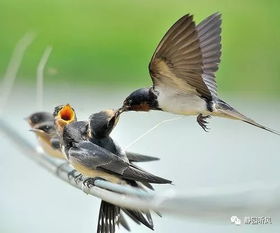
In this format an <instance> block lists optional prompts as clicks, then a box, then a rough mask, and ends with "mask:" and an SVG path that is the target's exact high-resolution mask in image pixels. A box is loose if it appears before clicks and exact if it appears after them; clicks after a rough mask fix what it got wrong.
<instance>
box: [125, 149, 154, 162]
mask: <svg viewBox="0 0 280 233" xmlns="http://www.w3.org/2000/svg"><path fill="white" fill-rule="evenodd" d="M125 154H126V156H127V158H128V160H129V162H150V161H156V160H159V158H158V157H153V156H149V155H142V154H139V153H134V152H130V151H126V152H125Z"/></svg>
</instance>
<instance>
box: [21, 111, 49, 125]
mask: <svg viewBox="0 0 280 233" xmlns="http://www.w3.org/2000/svg"><path fill="white" fill-rule="evenodd" d="M26 120H27V121H28V123H29V125H30V126H31V127H32V128H33V127H35V126H36V125H39V124H42V123H45V122H53V121H54V117H53V115H52V114H51V113H49V112H35V113H33V114H31V115H30V116H29V117H27V118H26Z"/></svg>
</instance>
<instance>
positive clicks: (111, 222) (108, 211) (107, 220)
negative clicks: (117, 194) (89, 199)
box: [97, 201, 120, 233]
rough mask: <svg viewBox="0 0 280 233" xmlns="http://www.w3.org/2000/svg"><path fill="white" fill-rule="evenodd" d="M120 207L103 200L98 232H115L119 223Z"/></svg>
mask: <svg viewBox="0 0 280 233" xmlns="http://www.w3.org/2000/svg"><path fill="white" fill-rule="evenodd" d="M119 217H120V207H118V206H115V205H113V204H110V203H108V202H106V201H101V205H100V209H99V216H98V225H97V233H115V230H116V225H118V224H119Z"/></svg>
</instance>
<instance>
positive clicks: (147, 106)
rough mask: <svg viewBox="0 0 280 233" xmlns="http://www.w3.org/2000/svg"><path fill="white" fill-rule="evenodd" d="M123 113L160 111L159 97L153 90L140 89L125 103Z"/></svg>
mask: <svg viewBox="0 0 280 233" xmlns="http://www.w3.org/2000/svg"><path fill="white" fill-rule="evenodd" d="M122 110H123V111H149V110H158V102H157V95H156V93H155V91H154V90H153V89H152V88H140V89H138V90H136V91H134V92H132V93H131V94H130V95H129V96H128V97H127V98H126V99H125V101H124V102H123V107H122Z"/></svg>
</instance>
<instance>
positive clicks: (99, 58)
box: [0, 0, 280, 95]
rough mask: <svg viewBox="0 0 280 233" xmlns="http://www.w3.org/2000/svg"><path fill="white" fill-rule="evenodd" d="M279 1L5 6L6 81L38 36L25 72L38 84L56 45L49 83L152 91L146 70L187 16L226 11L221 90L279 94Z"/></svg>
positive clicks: (1, 9) (0, 55) (1, 54)
mask: <svg viewBox="0 0 280 233" xmlns="http://www.w3.org/2000/svg"><path fill="white" fill-rule="evenodd" d="M279 10H280V2H279V1H276V0H274V1H273V0H271V1H265V0H262V1H261V0H247V1H244V0H236V1H221V0H220V1H219V0H209V1H202V0H196V1H186V0H173V1H162V0H161V1H159V0H157V1H151V0H142V1H136V0H120V1H113V0H107V1H85V0H80V1H73V0H48V1H37V0H25V1H20V0H9V1H7V0H6V1H3V0H1V1H0V19H1V20H0V28H1V39H0V41H1V43H0V75H1V76H3V74H4V72H5V69H6V67H7V64H8V61H9V58H10V56H11V53H12V50H13V48H14V46H15V44H16V43H17V41H18V40H19V39H20V38H21V37H22V36H23V35H24V34H25V33H26V32H28V31H33V32H35V33H36V34H37V37H36V40H35V41H34V42H33V44H32V45H31V47H30V48H29V49H28V50H27V52H26V54H25V58H24V61H23V64H22V66H21V68H20V71H19V76H20V78H21V80H24V81H28V82H33V83H34V77H35V75H36V67H37V65H38V62H39V59H40V57H41V55H42V53H43V51H44V49H45V48H46V46H47V45H52V46H53V52H52V54H51V56H50V59H49V63H48V67H47V70H46V77H47V83H56V82H59V83H62V84H63V83H65V82H68V83H69V82H72V83H75V85H76V84H82V85H93V86H96V85H104V86H105V85H108V84H110V85H111V86H113V87H118V86H130V87H140V86H148V85H150V83H151V81H150V78H149V74H148V69H147V65H148V62H149V60H150V57H151V55H152V53H153V51H154V49H155V47H156V46H157V44H158V42H159V41H160V39H161V38H162V36H163V35H164V33H165V32H166V31H167V29H168V28H169V27H170V26H171V25H172V24H173V23H174V22H175V21H176V20H177V19H178V18H180V17H181V16H182V15H184V14H186V13H192V14H194V18H195V21H196V22H200V21H201V20H202V19H203V18H205V17H207V16H208V15H210V14H212V13H213V12H216V11H219V12H221V13H222V18H223V24H222V46H223V54H222V63H221V65H220V70H219V71H218V73H217V78H218V85H219V91H221V92H231V93H238V94H239V93H241V94H253V95H279V93H280V56H279V54H280V43H279V42H280V14H279Z"/></svg>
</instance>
